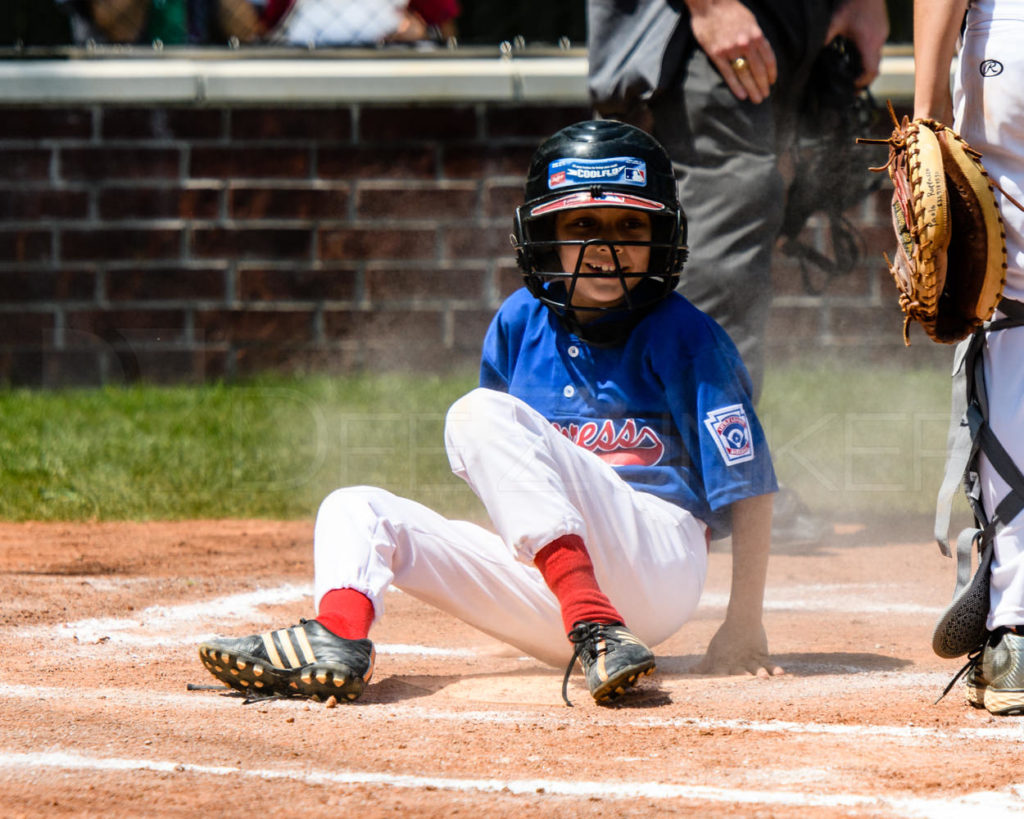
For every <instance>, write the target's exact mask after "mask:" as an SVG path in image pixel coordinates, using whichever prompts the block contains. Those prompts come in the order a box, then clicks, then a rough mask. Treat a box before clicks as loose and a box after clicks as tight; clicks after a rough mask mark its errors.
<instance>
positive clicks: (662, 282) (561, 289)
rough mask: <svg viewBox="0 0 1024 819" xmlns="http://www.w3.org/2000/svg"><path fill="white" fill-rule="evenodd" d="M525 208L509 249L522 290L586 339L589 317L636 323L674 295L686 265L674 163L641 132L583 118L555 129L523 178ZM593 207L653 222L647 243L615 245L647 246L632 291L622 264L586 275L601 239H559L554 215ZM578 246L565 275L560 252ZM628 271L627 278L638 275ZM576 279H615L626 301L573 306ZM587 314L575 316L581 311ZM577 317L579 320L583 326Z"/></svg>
mask: <svg viewBox="0 0 1024 819" xmlns="http://www.w3.org/2000/svg"><path fill="white" fill-rule="evenodd" d="M524 199H525V201H524V204H522V205H521V206H520V207H518V208H516V213H515V225H514V229H513V231H514V232H513V234H512V244H513V246H514V247H515V250H516V256H517V259H518V262H519V266H520V268H521V269H522V272H523V278H524V280H525V282H526V286H527V288H529V290H530V292H531V293H533V295H534V296H536V297H537V298H538V299H539V300H540V301H541V302H542V303H544V304H545V305H547V307H548V308H550V309H551V310H552V311H553V312H554V313H555V315H557V316H558V317H559V319H560V320H561V321H562V322H563V324H565V325H566V326H567V327H568V328H569V329H570V330H571V331H573V332H576V333H577V334H579V335H581V336H583V337H584V338H586V331H585V328H584V326H583V325H586V324H590V323H591V322H592V321H593V320H594V319H595V318H598V319H601V318H603V317H601V316H596V317H595V316H594V314H593V312H594V311H596V312H598V313H602V312H609V313H611V312H614V313H618V314H620V315H621V313H622V311H624V310H625V311H627V312H628V313H635V314H637V315H635V316H634V320H635V319H638V318H639V317H640V315H642V313H643V312H644V311H645V310H646V309H648V308H650V307H653V306H654V305H655V304H657V303H658V302H659V301H661V300H662V299H663V298H665V296H667V295H668V294H669V293H671V292H672V291H673V290H674V289H675V287H676V285H677V284H678V283H679V273H680V271H681V270H682V267H683V263H684V262H685V261H686V217H685V216H684V214H683V211H682V208H681V207H680V205H679V198H678V194H677V192H676V180H675V175H674V173H673V171H672V162H671V160H670V159H669V157H668V154H667V153H666V152H665V149H664V148H663V147H662V146H661V145H660V144H659V143H658V142H657V140H655V139H654V138H653V137H652V136H650V135H649V134H648V133H646V132H645V131H642V130H641V129H639V128H635V127H633V126H632V125H627V124H625V123H623V122H618V121H615V120H588V121H586V122H579V123H576V124H575V125H570V126H568V127H567V128H563V129H562V130H561V131H558V132H557V133H556V134H554V135H553V136H552V137H550V138H549V139H547V140H546V141H545V142H543V143H542V144H541V146H540V147H539V148H538V149H537V151H536V152H535V153H534V155H533V159H532V160H531V162H530V169H529V172H528V174H527V177H526V187H525V195H524ZM590 207H614V208H629V209H634V210H638V211H642V212H644V213H647V214H648V215H649V216H650V219H651V241H650V242H626V241H616V242H615V245H616V246H622V245H630V244H638V245H648V246H649V248H650V262H649V264H648V269H647V271H646V273H642V274H641V275H642V279H641V281H640V282H639V283H638V284H637V285H636V286H635V287H634V288H632V290H631V289H630V288H629V287H628V285H627V283H626V276H625V275H624V273H623V271H622V269H621V267H620V266H619V262H618V257H617V254H616V253H615V251H614V250H612V252H611V256H612V258H613V259H614V263H615V269H614V270H608V271H606V272H583V271H582V270H581V268H582V259H583V254H584V250H585V248H586V247H587V246H589V245H592V244H607V245H611V243H610V242H604V241H602V240H601V239H593V240H588V241H585V242H584V241H557V240H556V239H555V228H554V222H555V214H556V213H557V212H559V211H563V210H571V209H576V208H590ZM565 245H578V246H579V255H578V260H577V264H576V265H575V269H574V270H571V271H566V270H564V269H563V267H562V264H561V262H560V260H559V255H558V248H559V247H560V246H565ZM636 275H637V273H636V272H631V273H630V277H634V276H636ZM581 277H599V278H611V279H618V280H619V281H620V282H621V283H622V288H623V299H622V301H621V302H620V303H618V304H616V305H614V306H611V307H587V308H581V307H579V306H574V305H573V303H572V295H573V292H574V290H575V288H576V282H577V280H578V279H579V278H581ZM584 310H585V311H590V314H589V315H585V316H581V315H579V313H580V312H582V311H584ZM581 319H583V320H582V321H581Z"/></svg>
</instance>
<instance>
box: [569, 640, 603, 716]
mask: <svg viewBox="0 0 1024 819" xmlns="http://www.w3.org/2000/svg"><path fill="white" fill-rule="evenodd" d="M603 629H604V624H603V623H577V624H576V625H575V626H573V627H572V631H570V632H569V642H570V643H572V644H573V650H572V657H571V658H570V660H569V665H567V666H566V668H565V676H564V677H563V678H562V699H563V700H565V704H566V705H568V706H569V707H570V708H572V707H573V705H572V703H571V702H570V701H569V693H568V692H569V676H570V675H571V674H572V670H573V668H574V667H575V665H576V660H578V659H579V656H580V654H582V653H583V651H584V650H585V649H586V648H587V647H588V645H589V644H593V643H595V642H596V641H597V639H598V638H599V637H600V636H601V631H602V630H603Z"/></svg>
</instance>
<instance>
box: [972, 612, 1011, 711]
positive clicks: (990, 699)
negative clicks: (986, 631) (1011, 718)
mask: <svg viewBox="0 0 1024 819" xmlns="http://www.w3.org/2000/svg"><path fill="white" fill-rule="evenodd" d="M965 683H966V695H967V701H968V702H969V703H970V704H971V705H973V706H974V707H975V708H985V709H987V710H988V711H989V713H991V714H1024V634H1017V633H1016V632H1013V631H1010V630H1008V629H1002V628H1000V629H996V630H995V631H993V632H992V634H991V635H990V636H989V638H988V642H987V643H985V648H984V650H983V651H982V652H981V656H980V657H979V658H978V659H977V661H976V662H975V664H974V666H973V667H972V668H971V669H970V670H969V671H968V672H967V676H966V677H965Z"/></svg>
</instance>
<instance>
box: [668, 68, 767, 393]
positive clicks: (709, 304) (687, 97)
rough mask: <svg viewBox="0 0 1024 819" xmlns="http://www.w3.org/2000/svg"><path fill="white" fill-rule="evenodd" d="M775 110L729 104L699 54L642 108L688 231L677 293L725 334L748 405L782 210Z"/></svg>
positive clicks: (759, 377)
mask: <svg viewBox="0 0 1024 819" xmlns="http://www.w3.org/2000/svg"><path fill="white" fill-rule="evenodd" d="M776 109H777V105H775V104H773V101H772V100H771V99H769V100H767V101H765V102H763V103H761V104H760V105H753V104H751V103H749V102H742V101H740V100H737V99H736V98H735V97H734V96H733V94H732V92H731V91H730V90H729V87H728V86H727V85H726V84H725V81H724V80H723V79H722V77H721V75H720V74H719V73H718V72H717V71H716V70H715V67H714V66H713V65H712V64H711V62H710V61H709V60H708V58H707V56H706V55H705V54H704V52H702V51H700V50H699V49H695V50H694V51H693V52H692V54H691V55H690V57H689V59H688V60H687V61H686V63H685V65H684V67H683V78H682V82H681V83H680V86H679V87H677V89H676V90H675V91H673V92H669V93H666V94H662V95H661V96H659V97H658V98H657V99H656V100H654V101H652V104H651V106H650V110H651V114H652V115H653V117H654V136H655V137H656V138H657V139H658V140H659V141H660V142H661V143H662V144H663V145H664V146H665V148H666V149H667V150H668V152H669V155H670V156H671V157H672V162H673V164H674V166H675V170H676V176H677V179H678V182H679V198H680V202H681V203H682V206H683V211H684V212H685V214H686V218H687V221H688V224H689V236H688V244H689V246H690V255H689V260H688V261H687V263H686V267H685V268H684V269H683V276H682V283H681V285H680V290H681V291H682V293H683V295H685V296H686V297H687V298H688V299H689V300H690V301H692V302H693V303H694V304H695V305H696V306H697V307H699V308H700V309H701V310H703V311H704V312H706V313H708V314H709V315H710V316H711V317H712V318H714V319H715V320H716V321H717V322H718V323H719V324H721V325H722V327H723V328H724V329H725V330H726V332H728V333H729V335H730V336H731V338H732V340H733V342H734V343H735V344H736V347H737V349H738V350H739V352H740V355H741V356H742V357H743V361H744V363H745V364H746V366H747V369H748V370H749V371H750V376H751V379H752V380H753V383H754V396H755V400H756V398H757V397H758V396H759V395H760V392H761V384H762V381H763V378H764V345H765V327H766V324H767V319H768V311H769V309H770V307H771V300H772V281H771V257H772V248H773V247H774V245H775V241H776V239H777V237H778V235H779V231H780V229H781V227H782V218H783V211H784V210H785V190H784V184H783V180H782V175H781V173H780V171H779V168H778V164H777V149H778V144H777V143H778V139H777V136H778V135H777V130H776V129H777V123H776V116H777V115H778V111H777V110H776Z"/></svg>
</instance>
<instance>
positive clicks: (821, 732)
mask: <svg viewBox="0 0 1024 819" xmlns="http://www.w3.org/2000/svg"><path fill="white" fill-rule="evenodd" d="M202 682H203V683H205V682H206V679H205V678H203V680H202ZM226 690H227V689H225V691H226ZM3 699H11V700H28V701H36V702H45V701H53V700H64V701H69V702H74V703H79V702H82V703H99V704H100V705H101V706H104V707H112V708H117V709H119V710H123V709H124V708H126V707H137V708H140V709H146V708H148V709H154V708H159V707H165V708H171V709H175V708H181V707H184V706H187V707H191V708H216V709H223V708H225V707H239V708H240V707H242V706H241V705H240V703H239V701H238V700H237V699H235V698H227V697H222V696H219V695H217V694H216V693H215V692H210V691H194V692H191V693H187V692H186V693H182V694H167V693H159V692H152V691H144V690H140V689H127V688H119V689H117V690H116V691H114V690H112V689H110V688H75V689H74V690H71V689H68V688H59V687H56V686H35V685H20V684H9V683H0V700H3ZM268 704H269V705H272V706H273V707H274V708H280V709H288V708H305V707H307V706H309V705H310V702H309V701H308V700H304V699H292V700H272V701H270V702H269V703H268ZM316 707H322V706H316ZM345 708H348V709H349V710H348V711H346V710H345ZM335 713H337V714H339V715H343V714H347V713H354V714H357V715H358V716H359V718H360V719H363V718H367V719H376V718H378V717H379V718H380V719H383V720H386V721H388V722H394V721H395V720H398V719H403V720H410V721H412V720H416V721H425V722H441V721H445V722H455V723H467V724H469V723H475V724H490V725H513V724H518V725H532V726H537V727H555V726H564V725H568V724H574V723H576V722H577V719H576V716H575V713H574V712H571V711H570V710H569V709H561V708H559V709H558V710H557V711H546V712H541V713H538V712H536V711H516V710H514V709H513V710H510V709H509V707H507V706H505V705H503V706H502V707H501V708H500V710H494V711H487V710H480V709H477V710H447V709H443V708H424V707H421V706H419V705H415V704H410V703H383V704H379V705H378V704H375V703H360V704H359V705H354V706H345V707H343V708H342V709H340V710H338V711H337V712H335ZM586 724H587V725H588V726H590V725H593V726H595V727H607V728H613V727H615V728H621V727H622V726H623V725H631V726H635V727H637V728H646V729H652V730H659V729H660V730H666V729H667V730H673V731H691V730H692V731H697V732H700V731H708V730H712V731H714V730H718V731H735V732H743V731H749V732H755V733H762V734H792V735H796V734H801V735H815V736H834V737H840V738H850V737H853V738H858V739H885V740H892V739H899V740H908V741H911V742H917V741H920V742H931V741H934V742H941V743H949V742H956V741H969V742H970V741H983V742H989V741H1002V742H1024V720H1018V719H1007V720H1005V721H1004V723H1003V724H1000V725H984V726H976V727H974V726H964V727H962V728H959V729H956V730H945V729H942V728H932V727H926V726H916V725H869V724H842V725H840V724H831V723H821V722H793V721H788V720H748V719H715V718H706V717H642V716H641V717H634V718H632V719H630V720H626V721H623V720H619V719H615V720H612V719H602V718H601V717H594V716H593V715H590V714H588V715H587V723H586Z"/></svg>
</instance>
